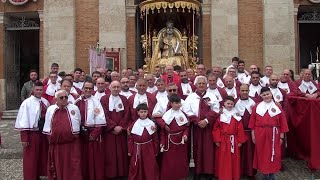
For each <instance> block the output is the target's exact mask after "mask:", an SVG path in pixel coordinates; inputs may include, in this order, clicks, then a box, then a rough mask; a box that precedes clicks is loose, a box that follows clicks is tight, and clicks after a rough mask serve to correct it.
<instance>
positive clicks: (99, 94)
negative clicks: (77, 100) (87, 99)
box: [94, 91, 106, 100]
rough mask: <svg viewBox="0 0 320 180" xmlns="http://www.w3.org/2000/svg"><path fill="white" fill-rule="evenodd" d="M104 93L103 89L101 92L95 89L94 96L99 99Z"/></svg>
mask: <svg viewBox="0 0 320 180" xmlns="http://www.w3.org/2000/svg"><path fill="white" fill-rule="evenodd" d="M104 95H106V92H105V91H103V92H102V93H101V92H99V91H96V93H95V94H94V97H96V98H98V99H99V100H100V99H101V98H102V96H104Z"/></svg>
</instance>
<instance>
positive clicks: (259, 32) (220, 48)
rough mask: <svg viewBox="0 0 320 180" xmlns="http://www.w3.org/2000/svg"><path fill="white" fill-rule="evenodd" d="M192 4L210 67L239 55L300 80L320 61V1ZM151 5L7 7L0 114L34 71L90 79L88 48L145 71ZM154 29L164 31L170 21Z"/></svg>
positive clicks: (49, 0) (25, 1)
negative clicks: (79, 73)
mask: <svg viewBox="0 0 320 180" xmlns="http://www.w3.org/2000/svg"><path fill="white" fill-rule="evenodd" d="M154 1H155V2H160V3H161V2H172V1H169V0H154ZM193 1H196V2H195V3H196V4H199V8H200V10H199V16H197V17H196V18H197V19H196V21H197V22H198V23H197V24H196V26H197V27H196V32H197V35H198V37H199V42H198V44H199V46H198V50H199V53H198V57H197V58H198V59H199V62H200V63H203V64H205V66H206V67H212V66H215V65H219V66H223V67H225V66H227V65H229V64H230V63H231V58H232V57H234V56H238V57H240V59H243V60H245V62H246V65H247V66H249V65H251V64H257V65H258V66H259V67H264V66H265V65H272V66H273V68H274V71H275V72H276V73H279V72H281V70H282V69H284V68H289V69H292V70H294V71H295V72H296V73H297V72H298V71H299V70H300V68H302V67H303V66H305V65H308V64H309V62H310V59H311V61H312V59H313V60H314V61H315V60H316V59H317V57H318V56H317V55H318V53H317V52H318V46H320V36H318V33H317V32H319V31H317V28H319V27H320V24H319V23H320V15H319V14H318V12H317V10H318V9H319V11H320V1H319V0H184V1H183V0H181V1H179V3H183V2H188V3H190V2H193ZM144 2H145V1H144V0H1V1H0V41H1V43H0V110H5V109H10V108H14V107H11V106H10V105H12V104H17V102H18V101H19V95H17V94H18V93H19V92H20V89H21V87H22V85H23V82H24V81H26V80H28V77H27V76H28V73H27V72H28V70H30V69H37V70H38V71H39V75H40V77H44V76H47V75H48V73H49V69H50V65H51V63H54V62H55V63H58V64H59V65H60V70H61V71H66V72H70V71H72V70H73V69H74V68H75V67H80V68H82V69H83V70H84V71H85V72H89V48H90V46H95V45H96V44H97V42H99V44H100V47H106V48H109V49H117V50H118V51H120V63H119V69H122V68H126V67H131V68H138V67H142V65H144V59H145V56H146V55H145V54H143V52H142V51H143V50H142V47H141V46H142V44H141V42H140V41H141V38H140V37H141V35H142V34H143V33H144V28H145V25H144V23H143V22H144V21H143V20H141V11H140V7H141V6H140V5H141V3H144ZM186 8H188V7H186ZM182 17H184V16H182ZM153 24H154V25H156V24H158V26H159V27H160V26H163V27H165V23H163V22H153ZM159 24H160V25H159ZM318 24H319V27H318ZM180 26H181V25H180ZM147 28H150V26H147ZM189 29H190V27H189ZM319 30H320V28H319ZM119 69H117V70H119ZM19 88H20V89H19ZM15 97H17V98H15Z"/></svg>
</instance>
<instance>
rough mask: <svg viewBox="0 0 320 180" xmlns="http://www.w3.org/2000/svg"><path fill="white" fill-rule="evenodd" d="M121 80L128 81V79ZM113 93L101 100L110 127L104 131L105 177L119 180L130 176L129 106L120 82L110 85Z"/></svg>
mask: <svg viewBox="0 0 320 180" xmlns="http://www.w3.org/2000/svg"><path fill="white" fill-rule="evenodd" d="M121 80H125V81H128V78H122V79H121ZM110 90H111V93H110V94H108V95H106V96H104V97H102V98H101V103H102V106H103V108H104V112H105V115H106V119H107V120H108V126H107V127H106V128H105V129H104V133H103V141H104V145H103V148H104V152H106V153H105V157H104V158H105V166H104V169H105V176H106V177H107V178H108V179H109V178H110V179H119V178H121V177H122V178H123V177H126V176H128V170H129V169H128V168H129V164H128V162H129V161H128V149H127V131H126V129H127V127H128V124H129V123H128V122H129V115H130V111H129V105H128V100H127V98H126V97H125V96H122V95H120V94H119V93H120V90H121V86H120V83H119V81H113V82H111V84H110Z"/></svg>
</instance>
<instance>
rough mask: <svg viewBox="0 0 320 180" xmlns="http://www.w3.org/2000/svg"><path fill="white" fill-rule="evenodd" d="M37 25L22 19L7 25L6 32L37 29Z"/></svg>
mask: <svg viewBox="0 0 320 180" xmlns="http://www.w3.org/2000/svg"><path fill="white" fill-rule="evenodd" d="M39 27H40V26H39V24H37V23H36V22H35V21H32V20H29V19H26V18H25V17H22V18H21V19H20V20H17V21H12V22H10V23H9V24H8V25H7V27H6V28H7V30H23V29H39Z"/></svg>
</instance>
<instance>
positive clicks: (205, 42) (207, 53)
mask: <svg viewBox="0 0 320 180" xmlns="http://www.w3.org/2000/svg"><path fill="white" fill-rule="evenodd" d="M208 24H211V0H205V1H203V3H202V52H203V64H204V65H205V67H207V69H208V68H209V67H211V64H212V56H211V26H208Z"/></svg>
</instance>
